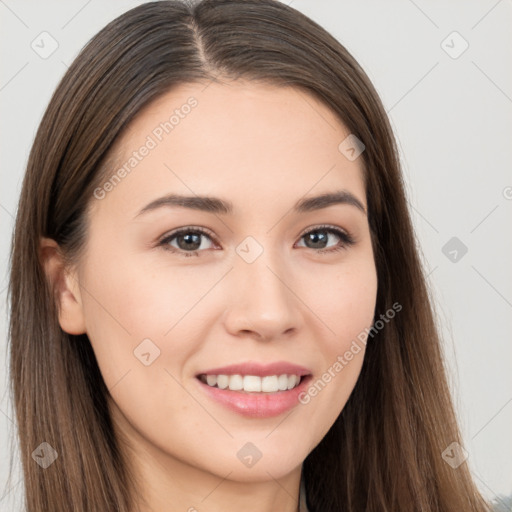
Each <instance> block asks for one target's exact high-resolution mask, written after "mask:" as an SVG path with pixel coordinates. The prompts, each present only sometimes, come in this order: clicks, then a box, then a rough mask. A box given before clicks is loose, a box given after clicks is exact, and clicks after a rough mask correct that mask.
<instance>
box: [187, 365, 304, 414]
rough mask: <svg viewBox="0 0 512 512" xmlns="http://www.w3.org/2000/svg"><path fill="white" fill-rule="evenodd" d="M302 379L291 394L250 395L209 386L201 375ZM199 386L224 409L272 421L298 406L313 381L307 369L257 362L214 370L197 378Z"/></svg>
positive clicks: (207, 371)
mask: <svg viewBox="0 0 512 512" xmlns="http://www.w3.org/2000/svg"><path fill="white" fill-rule="evenodd" d="M236 374H240V375H257V376H259V377H265V376H268V375H283V374H287V375H299V376H301V377H302V378H301V381H300V383H299V385H298V386H296V387H295V388H293V389H289V390H287V391H278V392H275V393H264V392H261V393H247V392H245V391H232V390H230V389H219V388H217V387H212V386H208V384H205V383H204V382H202V381H201V380H200V379H199V376H200V375H236ZM196 377H197V382H198V385H199V386H200V387H201V389H202V390H203V391H204V392H205V393H206V395H207V396H208V397H209V398H211V399H212V400H214V401H216V402H217V403H219V404H221V405H223V406H224V407H226V408H228V409H230V410H232V411H234V412H236V413H238V414H241V415H243V416H247V417H250V418H270V417H273V416H278V415H280V414H283V413H284V412H286V411H288V410H290V409H291V408H292V407H295V406H296V405H298V404H299V403H300V402H299V395H300V394H301V393H302V392H304V391H305V389H306V388H307V386H308V385H309V382H310V381H311V379H312V375H311V371H310V370H308V368H305V367H303V366H299V365H295V364H291V363H287V362H276V363H271V364H266V365H263V364H259V363H254V362H248V363H242V364H234V365H230V366H224V367H222V368H212V369H210V370H205V371H202V372H200V373H198V374H197V375H196Z"/></svg>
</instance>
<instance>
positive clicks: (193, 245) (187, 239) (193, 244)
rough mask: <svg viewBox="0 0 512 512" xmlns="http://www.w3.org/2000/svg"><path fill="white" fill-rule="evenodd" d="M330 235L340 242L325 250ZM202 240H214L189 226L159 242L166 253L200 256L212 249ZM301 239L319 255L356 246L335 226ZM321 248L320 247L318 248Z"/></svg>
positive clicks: (202, 231) (196, 228) (326, 227)
mask: <svg viewBox="0 0 512 512" xmlns="http://www.w3.org/2000/svg"><path fill="white" fill-rule="evenodd" d="M329 235H335V236H336V237H337V238H338V239H339V242H338V243H337V244H335V245H334V247H331V248H325V247H324V244H325V243H326V242H327V241H328V239H329ZM202 238H208V239H210V240H212V239H213V236H212V235H211V234H210V232H209V231H207V230H205V229H203V228H199V227H193V226H188V227H185V228H180V229H177V230H176V231H173V232H172V233H170V234H169V235H167V236H165V237H164V238H162V239H161V240H160V241H159V242H158V246H160V247H162V248H163V249H164V250H166V251H171V252H174V253H178V254H180V255H181V256H185V257H190V256H199V252H200V251H199V249H210V248H211V247H204V244H203V243H202V240H201V239H202ZM300 239H301V240H302V239H305V240H307V243H311V244H313V247H308V246H306V248H309V249H313V250H314V251H316V252H317V253H320V254H322V253H333V252H336V251H340V250H342V249H346V248H348V247H350V246H351V245H354V244H355V240H354V239H353V237H352V236H351V235H350V234H349V233H347V232H346V231H344V230H341V229H339V228H336V227H334V226H318V227H315V228H314V229H310V230H309V231H306V232H305V233H303V234H302V235H301V236H300ZM173 242H176V243H177V247H176V246H175V245H172V244H173ZM318 246H320V247H318ZM303 247H304V246H303Z"/></svg>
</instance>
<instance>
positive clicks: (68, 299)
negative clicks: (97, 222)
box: [39, 238, 86, 335]
mask: <svg viewBox="0 0 512 512" xmlns="http://www.w3.org/2000/svg"><path fill="white" fill-rule="evenodd" d="M39 255H40V261H41V264H42V266H43V269H44V272H45V274H46V278H47V280H48V283H49V284H50V286H53V289H54V291H55V297H56V299H57V300H58V304H57V306H58V311H59V324H60V326H61V328H62V330H63V331H65V332H67V333H68V334H77V335H78V334H84V333H85V332H86V328H85V317H84V312H83V305H82V297H81V294H80V286H79V281H78V277H77V275H76V273H75V272H74V271H72V270H70V269H66V267H65V265H64V259H63V257H62V254H61V252H60V250H59V246H58V244H57V242H55V240H52V239H51V238H41V242H40V246H39Z"/></svg>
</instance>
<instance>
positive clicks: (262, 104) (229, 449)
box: [41, 81, 377, 512]
mask: <svg viewBox="0 0 512 512" xmlns="http://www.w3.org/2000/svg"><path fill="white" fill-rule="evenodd" d="M190 96H194V97H195V98H196V99H197V101H198V105H197V107H195V108H194V109H192V110H191V112H190V114H188V115H187V116H186V117H184V119H180V122H179V124H178V125H177V126H176V127H175V128H174V129H173V131H172V132H170V133H169V134H166V135H165V136H164V138H163V140H162V141H161V142H160V143H159V144H158V146H157V147H156V148H154V149H153V150H152V151H151V152H150V153H149V154H148V155H147V156H146V157H145V158H143V159H142V160H141V161H140V162H139V163H138V164H137V166H136V167H135V168H134V169H133V170H132V171H131V173H130V174H128V175H127V176H126V177H125V178H124V179H123V180H121V182H120V183H119V184H117V185H116V186H115V187H114V188H113V190H111V191H110V192H108V193H107V194H106V195H105V197H104V198H103V199H101V200H100V199H95V198H92V199H91V210H90V212H89V214H88V218H89V222H90V226H89V234H88V239H87V243H86V250H85V252H84V254H83V256H82V258H81V259H80V261H79V264H78V265H77V266H76V267H73V268H68V269H65V268H64V266H63V264H62V261H61V260H60V257H59V255H58V252H57V251H55V247H56V246H55V243H54V242H53V241H51V240H48V239H43V240H42V244H41V247H42V254H43V255H44V258H45V259H44V261H45V269H46V271H47V273H48V275H50V276H51V277H52V278H54V279H56V280H57V281H58V283H59V287H58V289H59V300H60V316H59V322H60V325H61V327H62V329H63V330H64V331H66V332H68V333H72V334H80V333H87V335H88V338H89V340H90V342H91V344H92V347H93V350H94V352H95V354H96V357H97V360H98V364H99V366H100V370H101V373H102V376H103V378H104V380H105V383H106V385H107V387H108V388H109V390H110V393H111V396H112V401H111V404H110V407H111V413H112V417H113V420H114V425H115V430H116V433H117V434H118V435H119V436H121V437H122V438H123V439H124V440H125V444H123V449H124V450H126V452H127V454H128V457H129V460H130V461H131V464H133V469H134V470H135V471H136V474H137V475H138V477H139V478H140V481H141V482H142V486H143V498H144V499H145V502H143V499H142V497H141V499H140V502H139V503H138V509H139V510H141V511H143V512H146V511H148V512H149V511H153V512H163V511H165V512H174V511H176V512H177V511H190V512H192V511H194V510H198V511H200V510H208V512H220V511H222V512H230V511H235V510H236V511H239V510H244V511H247V512H256V511H258V512H271V511H275V510H280V511H283V512H295V511H297V509H298V502H297V498H298V495H299V484H300V477H301V469H302V463H303V461H304V459H305V458H306V457H307V455H308V454H309V453H310V452H311V451H312V450H313V448H314V447H315V446H316V445H317V444H318V443H319V442H320V441H321V439H322V438H323V436H324V435H325V434H326V433H327V431H328V430H329V428H330V427H331V426H332V424H333V423H334V421H335V420H336V418H337V416H338V415H339V414H340V412H341V411H342V409H343V407H344V405H345V403H346V402H347V400H348V398H349V396H350V393H351V392H352V390H353V388H354V385H355V383H356V381H357V378H358V376H359V374H360V370H361V366H362V363H363V357H364V346H363V350H361V351H360V352H359V353H357V354H356V355H354V357H353V359H352V360H351V361H350V362H349V363H348V364H347V365H346V366H345V367H344V368H343V370H342V371H341V372H339V373H338V374H337V375H336V377H335V378H333V379H332V380H331V382H329V383H328V384H327V385H326V386H325V387H324V388H323V390H322V391H321V392H319V393H318V395H317V396H316V397H314V398H312V399H311V400H310V402H309V403H308V404H304V405H303V404H298V405H297V406H296V407H294V408H293V409H292V411H291V413H290V412H289V411H288V412H285V413H284V414H282V415H280V416H277V417H273V418H266V419H265V418H247V417H244V416H241V415H239V414H237V413H235V412H233V411H231V410H228V409H226V408H224V407H223V406H222V405H220V404H217V403H216V402H213V401H212V400H211V399H210V398H209V397H208V396H206V395H205V393H204V392H203V391H202V389H201V388H200V386H199V385H198V382H197V379H196V378H195V375H196V374H197V373H199V372H200V371H201V370H206V369H209V368H214V367H217V366H224V365H228V364H232V363H235V362H244V361H251V360H255V361H258V362H263V363H266V362H271V361H289V362H292V363H296V364H299V365H303V366H306V367H307V368H309V369H310V370H311V371H312V373H313V376H314V380H316V379H318V378H320V377H321V376H322V374H323V373H324V372H325V371H327V369H328V368H329V367H332V366H333V364H334V363H335V361H336V360H337V357H338V356H339V355H343V354H344V353H345V352H346V350H348V349H349V347H350V344H351V342H352V341H353V340H355V339H356V337H357V335H358V334H359V333H360V332H361V331H363V330H364V329H365V328H369V327H370V326H371V325H372V320H373V315H374V310H375V302H376V294H377V275H376V268H375V262H374V255H373V252H372V246H371V238H370V231H369V225H368V219H367V216H366V215H365V213H363V212H362V211H360V210H359V209H357V208H356V207H354V206H353V205H349V204H336V205H332V206H329V207H328V208H324V209H321V210H318V211H312V212H307V213H301V214H297V213H294V212H292V207H293V205H294V204H295V202H296V201H298V200H299V199H301V198H303V197H311V196H315V195H318V194H320V193H324V192H332V191H333V190H338V189H345V190H347V191H349V192H351V193H352V194H353V195H354V196H356V197H357V198H358V199H359V201H360V202H361V203H362V204H363V205H364V207H365V208H366V207H367V204H366V195H365V188H364V182H363V170H362V159H361V158H358V159H356V160H354V161H350V160H349V159H347V158H346V157H345V156H344V155H343V154H342V153H341V152H340V151H339V149H338V145H339V144H340V142H341V141H342V140H344V139H345V137H347V135H348V134H349V131H348V130H347V129H346V127H345V126H344V125H343V124H341V123H340V121H339V120H338V119H337V118H336V117H335V115H334V114H333V112H332V111H330V109H329V108H327V106H325V105H323V104H322V103H320V102H318V101H317V100H316V99H314V98H313V97H312V96H310V95H307V94H305V93H304V92H299V91H298V90H296V89H293V88H288V87H274V86H269V85H261V84H257V83H253V82H249V83H248V82H242V81H234V82H226V83H222V84H219V83H211V84H210V85H208V87H206V88H205V84H187V85H182V86H180V87H179V88H176V89H174V90H172V91H171V92H169V93H167V94H166V95H165V96H164V97H161V98H160V99H158V100H157V101H156V102H154V103H152V104H151V105H150V106H149V107H147V108H145V109H144V110H143V111H142V112H141V113H140V115H139V116H138V117H137V118H136V119H135V121H134V122H133V123H132V124H131V125H130V127H129V129H128V131H127V132H125V133H124V134H123V137H122V138H120V139H119V141H118V143H117V144H116V145H115V147H114V150H113V153H112V154H113V155H115V162H116V164H115V165H113V166H112V173H113V172H114V171H115V170H116V169H117V168H118V167H116V165H117V166H122V165H123V163H125V162H126V161H127V160H128V158H129V157H130V155H131V154H132V152H133V151H134V150H137V149H138V148H140V146H141V145H143V144H144V141H145V140H146V137H147V136H148V135H149V134H151V133H152V131H153V130H154V129H155V127H156V126H158V125H159V123H161V122H162V121H164V120H165V119H168V117H169V114H168V113H169V112H172V111H173V110H174V109H176V108H180V106H181V105H183V104H184V103H186V101H187V99H188V98H189V97H190ZM164 164H166V165H167V166H168V167H166V166H165V165H164ZM171 192H172V193H178V194H185V195H194V194H197V195H209V196H214V197H220V198H223V199H226V200H229V201H231V202H232V203H233V205H234V213H233V214H232V215H223V214H213V213H208V212H202V211H197V210H191V209H186V208H180V207H172V208H171V207H162V208H160V209H158V210H155V211H152V212H149V213H146V214H143V215H141V216H139V217H137V218H135V216H136V215H137V213H138V212H139V211H140V210H141V209H142V208H143V207H144V206H145V205H147V204H148V203H149V202H151V201H152V200H154V199H156V198H158V197H161V196H163V195H165V194H167V193H171ZM322 224H329V225H333V226H335V227H337V228H339V229H341V230H346V231H348V232H349V233H350V234H351V235H352V236H353V237H354V239H355V240H356V243H355V244H354V245H353V246H350V247H346V248H344V249H342V250H341V251H338V252H330V253H328V252H326V253H324V254H320V253H318V248H315V247H319V248H322V247H323V248H327V249H330V248H333V247H335V246H336V245H338V244H339V242H340V241H341V242H342V240H340V238H339V237H338V236H337V235H335V234H326V236H328V239H327V241H326V242H325V243H324V244H323V245H320V244H319V245H315V244H314V243H313V242H312V241H311V240H309V241H308V237H305V236H303V235H304V233H305V232H310V231H314V228H315V227H317V226H319V225H322ZM187 226H192V227H203V228H205V229H207V230H209V231H210V232H211V233H212V237H210V238H209V237H208V236H202V237H201V238H200V241H201V246H200V248H199V249H193V250H192V252H194V251H195V252H196V253H198V254H199V255H198V256H197V257H185V256H183V255H181V254H183V253H185V252H186V247H187V246H186V245H185V244H186V242H183V239H182V237H181V242H180V239H179V238H180V237H178V238H174V240H173V241H172V242H167V245H169V244H170V245H171V246H172V247H174V249H175V250H176V251H180V249H181V254H178V253H172V252H170V251H166V250H165V249H164V248H163V247H162V246H160V247H159V246H157V243H158V240H159V239H160V238H162V237H163V236H164V235H167V234H168V233H170V232H171V231H173V230H175V229H177V228H181V227H187ZM248 236H251V237H253V238H254V239H255V240H256V241H257V242H258V243H259V244H260V245H261V247H262V248H263V252H262V254H261V255H260V256H259V257H258V258H257V259H256V260H255V261H254V262H252V263H248V262H247V261H245V260H244V259H243V258H242V257H240V256H239V255H238V254H237V252H236V248H237V246H238V245H239V244H240V243H241V242H242V241H243V240H244V239H245V238H246V237H248ZM189 243H190V242H189ZM184 247H185V248H184ZM313 276H314V278H313V279H312V277H313ZM146 338H149V339H151V340H152V342H153V343H154V344H155V345H157V346H158V347H159V349H160V356H159V357H158V358H156V359H155V360H154V361H153V362H152V363H151V364H150V365H149V366H145V365H144V364H142V363H141V362H140V361H139V360H138V359H137V358H136V357H135V356H134V350H135V349H136V347H137V346H138V345H139V344H140V343H141V341H142V340H144V339H146ZM247 442H251V443H253V444H254V445H255V446H257V448H258V449H259V450H260V452H261V453H262V457H261V459H260V460H259V461H258V462H257V463H256V464H255V465H253V466H252V467H246V466H245V465H244V464H242V463H241V462H240V460H239V459H238V457H237V455H236V454H237V452H238V450H240V448H241V447H242V446H243V445H245V443H247Z"/></svg>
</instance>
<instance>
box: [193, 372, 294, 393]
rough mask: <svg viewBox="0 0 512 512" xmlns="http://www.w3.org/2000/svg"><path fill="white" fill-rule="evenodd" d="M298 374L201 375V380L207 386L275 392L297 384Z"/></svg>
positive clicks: (256, 391) (254, 391)
mask: <svg viewBox="0 0 512 512" xmlns="http://www.w3.org/2000/svg"><path fill="white" fill-rule="evenodd" d="M300 379H301V378H300V376H299V375H286V374H283V375H267V376H265V377H258V376H257V375H243V376H242V375H239V374H238V375H206V376H205V375H202V376H201V381H202V382H204V383H205V384H208V386H212V387H218V388H220V389H227V388H229V389H230V390H232V391H246V392H248V393H258V392H264V393H276V392H277V391H286V390H288V389H293V388H294V387H296V386H298V384H299V382H300Z"/></svg>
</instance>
